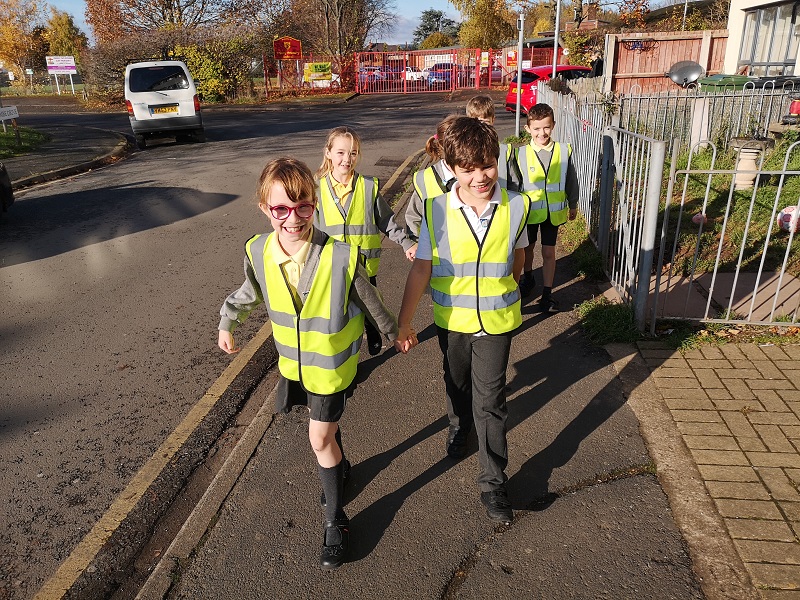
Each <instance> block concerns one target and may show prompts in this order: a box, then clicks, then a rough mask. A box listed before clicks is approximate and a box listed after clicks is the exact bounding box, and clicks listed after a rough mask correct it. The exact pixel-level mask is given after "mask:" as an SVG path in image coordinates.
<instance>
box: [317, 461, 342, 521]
mask: <svg viewBox="0 0 800 600" xmlns="http://www.w3.org/2000/svg"><path fill="white" fill-rule="evenodd" d="M317 470H318V471H319V479H320V481H321V482H322V491H323V492H325V518H326V519H327V520H328V521H333V520H335V519H344V518H346V516H345V514H344V509H343V508H342V498H343V496H344V493H343V492H344V476H343V475H344V461H340V462H339V464H338V465H336V466H335V467H323V466H321V465H317Z"/></svg>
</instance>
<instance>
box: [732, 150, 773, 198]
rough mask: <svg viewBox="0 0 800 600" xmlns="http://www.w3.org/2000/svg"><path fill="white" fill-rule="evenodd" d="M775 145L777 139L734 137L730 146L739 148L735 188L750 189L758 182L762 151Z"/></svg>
mask: <svg viewBox="0 0 800 600" xmlns="http://www.w3.org/2000/svg"><path fill="white" fill-rule="evenodd" d="M774 145H775V140H771V139H766V138H733V139H732V140H731V142H730V147H731V148H733V149H735V150H738V152H739V154H738V156H737V158H736V177H735V178H734V180H733V181H734V183H733V189H735V190H749V189H751V188H752V187H753V185H754V184H755V182H756V176H757V175H758V162H759V160H760V158H761V153H762V152H764V151H765V150H768V149H769V148H772V147H773V146H774Z"/></svg>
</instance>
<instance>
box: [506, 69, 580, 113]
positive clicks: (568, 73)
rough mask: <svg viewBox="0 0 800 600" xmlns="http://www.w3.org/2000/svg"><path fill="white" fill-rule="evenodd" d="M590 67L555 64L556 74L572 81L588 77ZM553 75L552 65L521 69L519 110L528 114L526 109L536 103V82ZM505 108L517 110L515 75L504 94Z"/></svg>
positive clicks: (545, 79) (512, 110)
mask: <svg viewBox="0 0 800 600" xmlns="http://www.w3.org/2000/svg"><path fill="white" fill-rule="evenodd" d="M591 72H592V69H590V68H589V67H579V66H576V65H557V66H556V76H557V77H561V78H563V79H564V80H565V81H574V80H575V79H581V78H583V77H588V76H589V73H591ZM552 75H553V65H543V66H541V67H531V68H529V69H522V95H521V97H520V112H521V113H522V114H528V109H530V107H531V106H533V105H534V104H536V82H537V81H547V80H548V79H550V77H551V76H552ZM506 110H508V111H511V112H516V110H517V75H516V73H515V74H514V78H513V79H512V80H511V85H509V86H508V94H506Z"/></svg>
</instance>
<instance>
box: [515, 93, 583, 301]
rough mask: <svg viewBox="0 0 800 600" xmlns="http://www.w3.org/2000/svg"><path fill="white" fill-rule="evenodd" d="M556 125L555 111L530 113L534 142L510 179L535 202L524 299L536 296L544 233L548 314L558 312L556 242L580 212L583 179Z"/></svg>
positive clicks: (518, 156)
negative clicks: (556, 135) (557, 137)
mask: <svg viewBox="0 0 800 600" xmlns="http://www.w3.org/2000/svg"><path fill="white" fill-rule="evenodd" d="M553 127H555V117H554V113H553V109H552V108H551V107H550V106H549V105H547V104H543V103H540V104H536V105H534V106H533V107H532V108H531V109H530V110H529V111H528V118H527V123H526V124H525V131H527V132H528V133H530V134H531V141H530V143H529V144H527V145H525V146H522V147H520V148H517V150H516V152H515V156H514V160H513V161H511V164H510V166H509V172H510V173H509V175H511V178H512V179H513V180H514V181H515V185H514V186H511V187H514V188H515V189H517V190H519V191H521V192H526V193H527V194H528V195H529V196H530V199H531V211H530V216H529V218H528V239H529V241H530V246H528V247H527V248H525V268H524V270H523V273H522V278H521V279H520V282H519V288H520V291H521V292H522V297H523V298H527V297H528V296H530V295H531V294H532V293H533V288H534V287H535V286H536V281H535V280H534V277H533V250H534V247H535V246H536V239H537V237H538V234H539V232H540V231H541V233H542V297H541V299H540V300H539V308H540V310H541V311H542V312H545V313H549V312H558V310H559V306H558V303H557V302H556V301H555V300H554V299H553V298H552V296H551V291H552V289H553V279H554V277H555V273H556V238H557V237H558V228H559V226H561V225H562V224H564V223H566V221H567V219H569V220H570V221H572V220H573V219H575V217H576V216H577V214H578V209H577V206H578V195H579V189H578V175H577V173H576V172H575V166H574V165H573V164H572V148H571V147H570V145H569V144H560V143H559V142H555V141H553V139H552V138H551V137H550V135H551V134H552V132H553Z"/></svg>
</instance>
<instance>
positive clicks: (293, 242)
mask: <svg viewBox="0 0 800 600" xmlns="http://www.w3.org/2000/svg"><path fill="white" fill-rule="evenodd" d="M303 206H310V207H311V208H310V210H309V209H308V208H301V209H300V212H302V213H304V214H305V213H306V212H307V213H308V216H305V217H301V216H300V215H299V214H297V213H298V210H297V208H298V207H303ZM278 207H286V208H291V209H294V210H291V211H290V212H289V216H288V217H286V218H285V219H279V218H276V216H275V214H276V213H277V214H279V216H282V215H281V214H280V213H281V212H285V210H282V209H281V208H278ZM259 208H260V209H261V212H263V213H264V214H265V215H267V217H269V222H270V224H271V225H272V228H273V229H274V230H275V233H277V234H278V241H279V242H280V244H281V247H283V249H284V251H286V253H287V254H289V255H290V256H291V255H292V254H294V253H295V251H296V250H298V249H299V247H300V246H301V245H302V244H303V242H305V240H307V239H308V236H309V233H310V232H311V228H312V226H313V223H314V201H313V198H301V199H300V201H299V202H295V201H294V200H292V199H291V198H289V195H288V194H287V193H286V188H284V187H283V184H282V183H281V182H280V181H275V182H273V184H272V187H270V190H269V195H268V196H267V200H266V204H259Z"/></svg>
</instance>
